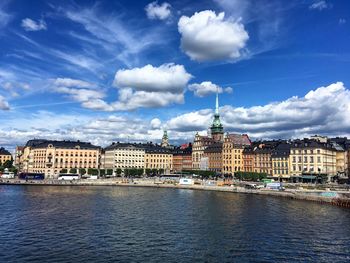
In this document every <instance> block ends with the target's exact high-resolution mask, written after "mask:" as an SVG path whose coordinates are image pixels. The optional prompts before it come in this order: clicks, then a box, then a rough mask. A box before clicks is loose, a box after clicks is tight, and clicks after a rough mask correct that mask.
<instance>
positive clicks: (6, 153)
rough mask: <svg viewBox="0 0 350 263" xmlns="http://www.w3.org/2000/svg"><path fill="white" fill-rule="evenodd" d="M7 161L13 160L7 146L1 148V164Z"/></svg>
mask: <svg viewBox="0 0 350 263" xmlns="http://www.w3.org/2000/svg"><path fill="white" fill-rule="evenodd" d="M6 161H12V155H11V153H10V152H9V151H8V150H6V149H5V148H3V147H1V148H0V164H4V163H5V162H6Z"/></svg>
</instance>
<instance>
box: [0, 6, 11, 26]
mask: <svg viewBox="0 0 350 263" xmlns="http://www.w3.org/2000/svg"><path fill="white" fill-rule="evenodd" d="M6 5H7V1H2V2H1V3H0V28H3V27H5V26H6V25H7V24H8V23H9V22H10V20H11V18H12V16H11V15H10V14H9V13H8V12H6V11H5V7H6Z"/></svg>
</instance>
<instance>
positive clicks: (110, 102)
mask: <svg viewBox="0 0 350 263" xmlns="http://www.w3.org/2000/svg"><path fill="white" fill-rule="evenodd" d="M349 10H350V3H349V1H345V0H344V1H340V0H338V1H335V0H334V1H331V0H324V1H323V0H310V1H307V0H300V1H277V0H272V1H267V0H265V1H264V0H260V1H253V0H249V1H246V0H207V1H180V0H179V1H158V2H152V1H130V0H129V1H59V2H57V1H19V0H7V1H6V0H5V1H2V2H1V3H0V56H1V60H0V119H1V120H2V121H1V123H0V145H2V146H5V147H8V148H10V149H13V147H14V146H15V145H16V144H23V143H24V142H25V141H26V140H28V139H32V138H39V137H41V138H42V137H44V138H51V139H53V138H57V139H81V140H88V141H91V142H93V143H95V144H99V145H107V144H109V143H110V142H112V141H118V140H120V141H125V140H132V141H135V140H152V141H158V140H159V139H160V137H161V135H162V130H163V129H168V131H169V135H170V139H172V140H173V142H180V141H188V140H191V139H192V138H193V135H194V134H195V132H197V131H198V132H201V133H205V132H206V129H207V127H208V125H210V122H211V118H212V113H213V111H212V108H213V106H214V100H215V91H216V90H219V91H220V105H221V108H220V111H221V115H222V120H223V123H224V126H225V128H226V131H227V132H239V133H248V134H249V135H250V136H251V137H252V138H254V139H264V138H291V137H292V138H294V137H302V136H308V135H310V134H327V135H330V136H338V135H341V136H343V135H345V136H349V134H350V123H349V120H348V119H349V118H348V116H349V114H350V108H349V106H348V105H349V102H350V101H349V100H350V94H349V89H348V88H347V87H348V86H349V82H350V74H349V68H350V26H349V25H350V12H349Z"/></svg>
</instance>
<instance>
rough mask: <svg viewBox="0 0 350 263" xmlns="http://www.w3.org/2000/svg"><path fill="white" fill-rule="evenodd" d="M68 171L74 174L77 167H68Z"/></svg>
mask: <svg viewBox="0 0 350 263" xmlns="http://www.w3.org/2000/svg"><path fill="white" fill-rule="evenodd" d="M69 173H70V174H76V173H77V168H70V170H69Z"/></svg>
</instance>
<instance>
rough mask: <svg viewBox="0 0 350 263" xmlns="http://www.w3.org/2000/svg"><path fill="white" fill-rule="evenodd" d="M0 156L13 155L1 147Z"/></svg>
mask: <svg viewBox="0 0 350 263" xmlns="http://www.w3.org/2000/svg"><path fill="white" fill-rule="evenodd" d="M0 155H11V153H10V152H9V151H8V150H6V149H5V148H4V147H1V148H0Z"/></svg>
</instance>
